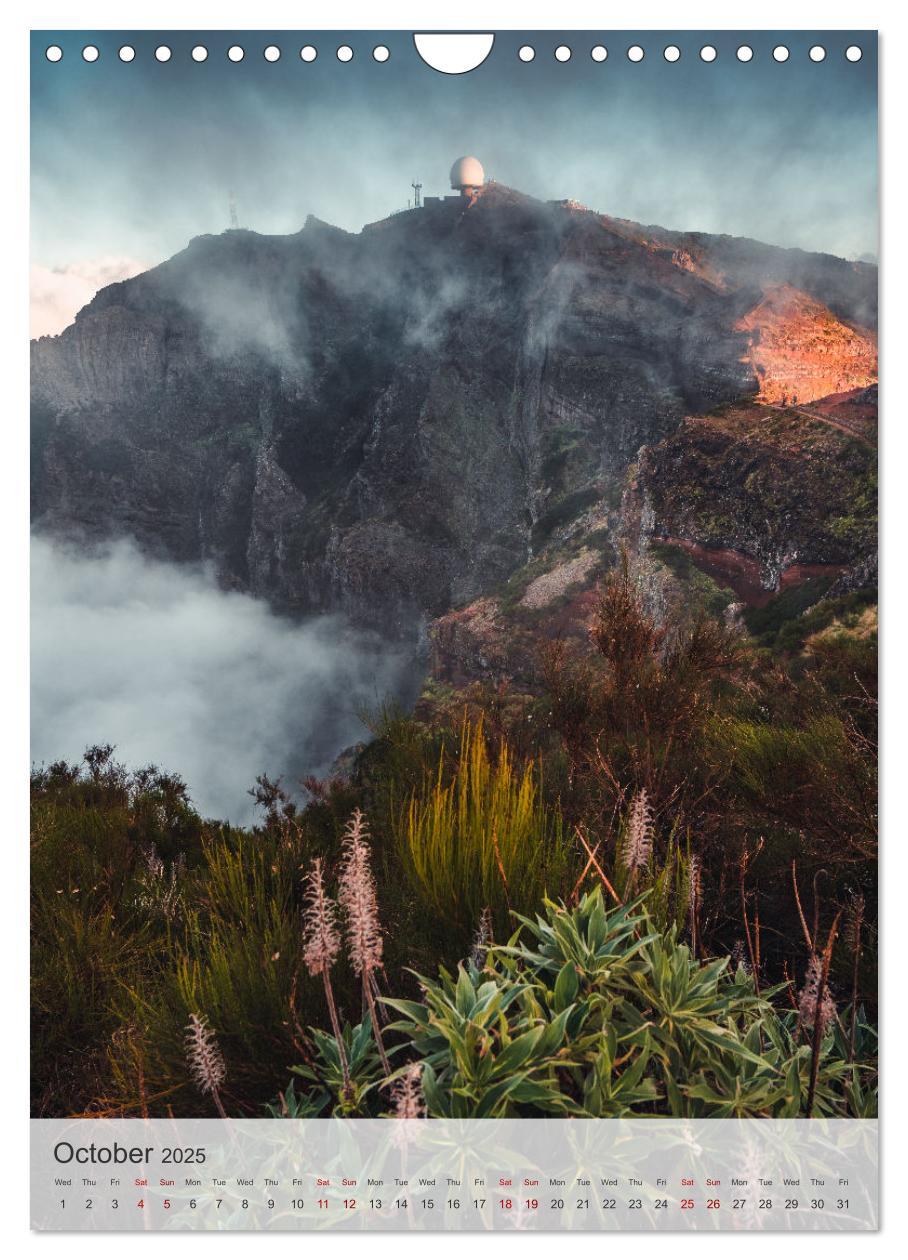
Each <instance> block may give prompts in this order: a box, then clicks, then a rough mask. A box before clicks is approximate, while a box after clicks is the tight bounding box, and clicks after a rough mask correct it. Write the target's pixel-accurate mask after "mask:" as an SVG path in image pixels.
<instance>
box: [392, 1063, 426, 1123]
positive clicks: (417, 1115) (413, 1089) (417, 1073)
mask: <svg viewBox="0 0 908 1260" xmlns="http://www.w3.org/2000/svg"><path fill="white" fill-rule="evenodd" d="M391 1096H392V1098H393V1099H394V1116H395V1119H397V1120H420V1119H422V1117H423V1116H424V1115H425V1114H426V1104H425V1099H424V1098H423V1096H422V1064H421V1063H411V1064H410V1066H409V1067H408V1068H407V1069H406V1071H405V1072H404V1073H403V1075H402V1076H399V1077H398V1078H397V1080H396V1081H395V1082H394V1086H393V1090H392V1095H391Z"/></svg>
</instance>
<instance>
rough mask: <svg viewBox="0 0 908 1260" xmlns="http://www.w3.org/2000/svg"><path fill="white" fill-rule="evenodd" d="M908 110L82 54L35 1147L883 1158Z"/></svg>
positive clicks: (98, 48) (38, 368)
mask: <svg viewBox="0 0 908 1260" xmlns="http://www.w3.org/2000/svg"><path fill="white" fill-rule="evenodd" d="M638 46H639V49H640V56H637V53H636V51H635V49H636V48H637V47H638ZM783 53H784V55H783ZM876 74H877V64H876V37H875V35H873V36H871V35H870V34H869V33H867V32H841V31H837V32H823V33H811V32H809V31H807V32H804V31H801V32H796V33H794V32H772V31H769V32H766V31H762V32H755V33H743V32H734V31H731V32H722V33H719V34H715V33H712V34H706V33H698V32H696V31H687V32H680V33H679V32H675V33H673V34H667V33H666V34H663V33H660V32H652V31H648V32H642V33H640V34H639V35H634V33H633V32H621V33H617V34H612V35H602V34H596V33H591V34H586V33H582V32H577V31H571V32H565V33H562V34H559V33H558V32H543V33H538V32H533V33H519V32H517V33H515V32H506V33H504V34H500V35H498V36H497V37H496V39H495V45H494V50H493V52H492V53H491V54H490V55H489V57H488V58H487V59H486V60H485V61H483V62H482V64H480V65H479V66H477V67H476V68H475V69H474V70H472V71H470V72H469V73H466V74H462V75H447V74H441V73H439V72H438V71H436V70H434V69H432V68H430V67H429V66H428V65H426V64H424V62H423V61H422V60H421V57H420V55H419V53H418V51H417V50H416V49H415V48H414V45H413V40H412V37H411V36H410V35H408V34H405V33H402V32H390V33H380V32H359V33H356V32H350V31H347V32H339V33H333V34H332V33H331V32H317V33H316V34H310V35H304V34H298V33H292V32H273V33H270V34H269V33H268V32H233V33H231V32H223V31H219V32H209V33H206V34H200V33H193V32H157V33H156V32H148V31H144V32H116V31H103V32H90V33H87V32H72V31H63V32H46V31H44V32H36V33H34V35H33V44H32V120H31V137H32V259H33V263H32V282H33V284H32V309H31V317H32V337H33V340H32V342H31V362H32V394H31V399H32V410H31V435H32V447H31V451H32V455H31V476H32V482H31V502H32V581H31V586H32V684H31V685H32V732H31V740H32V742H31V749H32V775H31V800H32V834H31V870H32V885H31V890H32V911H31V922H32V928H33V937H32V963H31V975H32V988H31V995H32V996H31V1002H32V1043H31V1055H32V1059H31V1063H32V1098H31V1108H32V1115H33V1116H35V1117H98V1118H103V1117H112V1118H141V1117H170V1116H174V1117H217V1116H222V1117H224V1116H229V1117H250V1118H254V1117H262V1118H264V1117H328V1116H332V1115H335V1116H349V1117H385V1116H399V1117H409V1118H416V1117H421V1116H428V1117H453V1118H466V1117H478V1118H493V1117H540V1116H556V1117H587V1118H589V1117H593V1118H614V1117H626V1116H634V1117H637V1116H639V1117H669V1116H671V1117H683V1118H702V1117H781V1118H795V1117H854V1118H867V1117H874V1116H875V1115H876V1107H877V1032H876V1030H877V1024H878V1016H879V1012H878V1006H877V961H878V960H877V786H876V779H877V549H878V546H877V481H876V478H877V459H878V450H877V283H878V281H877V248H878V244H877V165H876V163H877V153H876V127H877V102H876Z"/></svg>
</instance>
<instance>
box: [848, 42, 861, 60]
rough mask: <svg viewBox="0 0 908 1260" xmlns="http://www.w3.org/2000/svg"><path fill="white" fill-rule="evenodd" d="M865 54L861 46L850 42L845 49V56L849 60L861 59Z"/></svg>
mask: <svg viewBox="0 0 908 1260" xmlns="http://www.w3.org/2000/svg"><path fill="white" fill-rule="evenodd" d="M863 55H864V54H863V53H862V52H861V50H860V48H858V46H857V44H850V45H849V46H848V47H847V48H846V49H845V58H846V60H847V61H860V60H861V58H862V57H863Z"/></svg>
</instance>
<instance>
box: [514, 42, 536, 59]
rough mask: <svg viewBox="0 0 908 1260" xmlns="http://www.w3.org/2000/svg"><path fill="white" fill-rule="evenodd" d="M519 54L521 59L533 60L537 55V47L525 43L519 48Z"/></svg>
mask: <svg viewBox="0 0 908 1260" xmlns="http://www.w3.org/2000/svg"><path fill="white" fill-rule="evenodd" d="M517 56H518V57H519V58H520V60H521V61H532V60H533V58H534V57H535V56H536V49H535V48H533V47H532V45H530V44H524V45H523V47H522V48H518V49H517Z"/></svg>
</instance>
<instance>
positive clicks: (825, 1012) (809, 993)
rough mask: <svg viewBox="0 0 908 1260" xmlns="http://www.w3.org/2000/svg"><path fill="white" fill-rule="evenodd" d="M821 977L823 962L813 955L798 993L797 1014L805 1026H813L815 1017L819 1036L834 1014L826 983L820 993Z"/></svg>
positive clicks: (834, 1008)
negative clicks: (802, 985)
mask: <svg viewBox="0 0 908 1260" xmlns="http://www.w3.org/2000/svg"><path fill="white" fill-rule="evenodd" d="M822 979H823V963H822V960H821V959H819V958H817V956H816V955H814V956H813V957H812V958H811V960H810V962H809V963H808V964H807V974H806V976H805V977H804V987H803V989H802V990H801V992H800V993H799V994H798V1014H799V1017H800V1020H801V1024H802V1025H803V1026H804V1027H805V1028H813V1026H814V1020H815V1019H816V1020H817V1021H818V1022H819V1025H820V1030H819V1031H820V1036H821V1037H823V1036H824V1035H825V1033H826V1029H827V1028H828V1027H829V1025H830V1024H831V1023H832V1021H833V1020H834V1019H835V1016H836V1006H835V1002H834V1001H833V997H832V994H831V993H830V992H829V985H828V984H827V985H823V992H822V995H821V994H820V984H821V983H822Z"/></svg>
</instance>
